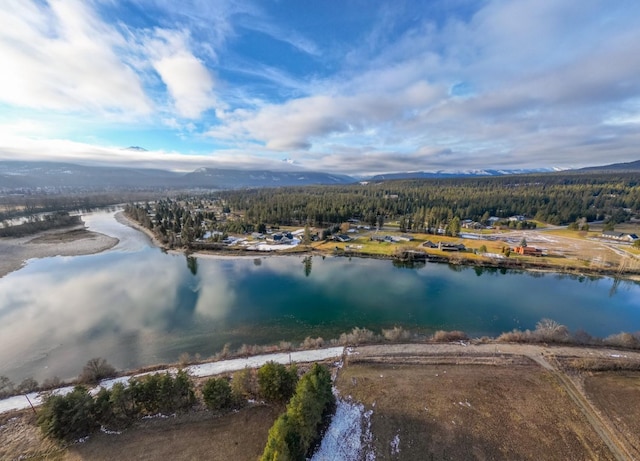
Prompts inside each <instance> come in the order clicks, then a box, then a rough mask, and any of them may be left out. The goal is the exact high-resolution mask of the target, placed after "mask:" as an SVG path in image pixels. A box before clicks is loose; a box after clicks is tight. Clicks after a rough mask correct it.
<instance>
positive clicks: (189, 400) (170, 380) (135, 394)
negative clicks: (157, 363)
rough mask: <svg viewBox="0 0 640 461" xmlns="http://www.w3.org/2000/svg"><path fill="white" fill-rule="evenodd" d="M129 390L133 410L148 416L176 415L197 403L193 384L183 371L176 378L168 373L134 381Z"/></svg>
mask: <svg viewBox="0 0 640 461" xmlns="http://www.w3.org/2000/svg"><path fill="white" fill-rule="evenodd" d="M129 388H130V390H129V392H130V393H131V397H132V399H133V401H134V405H133V409H134V410H135V409H138V410H139V411H142V412H144V413H147V414H155V413H158V412H160V413H165V414H167V413H174V412H176V411H178V410H186V409H188V408H189V407H191V406H193V404H194V403H195V392H194V390H193V383H192V382H191V380H190V379H189V376H188V375H187V373H186V372H185V371H183V370H180V371H178V373H177V374H176V377H175V378H174V377H172V376H171V375H170V374H169V373H168V372H167V373H155V374H149V375H146V376H143V377H141V378H137V379H132V380H131V381H130V384H129Z"/></svg>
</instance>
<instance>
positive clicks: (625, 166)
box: [579, 160, 640, 171]
mask: <svg viewBox="0 0 640 461" xmlns="http://www.w3.org/2000/svg"><path fill="white" fill-rule="evenodd" d="M579 171H640V160H636V161H635V162H627V163H612V164H611V165H603V166H590V167H588V168H580V170H579Z"/></svg>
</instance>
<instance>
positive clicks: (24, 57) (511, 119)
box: [0, 0, 640, 173]
mask: <svg viewBox="0 0 640 461" xmlns="http://www.w3.org/2000/svg"><path fill="white" fill-rule="evenodd" d="M8 1H10V5H9V6H10V8H4V9H3V11H1V12H0V25H2V26H3V27H0V58H2V59H3V62H11V67H10V71H8V72H3V73H2V74H0V103H4V105H5V107H6V108H7V112H6V113H7V115H6V116H5V117H0V132H3V131H4V132H9V133H10V132H11V128H10V127H11V126H14V127H18V128H19V129H20V130H21V131H22V136H23V137H26V136H27V131H28V130H27V129H26V128H30V129H32V130H36V128H37V126H43V127H48V131H43V132H41V133H39V134H38V133H35V134H32V135H31V136H30V139H31V140H33V139H34V138H38V139H39V141H40V142H42V143H44V141H45V140H46V139H47V138H48V137H51V135H50V131H51V127H55V125H56V123H58V125H59V128H60V131H61V132H62V133H70V132H71V131H72V130H70V129H69V128H68V127H69V124H67V125H65V126H61V125H60V122H59V117H60V116H61V115H64V117H65V121H66V122H68V121H70V120H71V118H70V115H69V114H70V113H78V114H81V115H80V116H81V117H82V119H78V123H79V124H80V125H81V126H82V127H84V128H86V129H87V130H91V129H92V127H95V126H100V127H101V128H100V130H99V131H100V133H99V136H96V137H97V138H99V139H105V138H107V139H108V138H109V133H116V132H117V131H118V130H121V129H123V128H124V127H126V129H127V130H132V131H135V129H136V127H138V128H139V129H140V132H141V133H142V132H151V131H153V130H156V131H162V132H163V133H164V134H165V139H167V140H168V145H167V147H166V148H165V149H162V152H165V151H166V152H174V153H175V154H171V155H175V156H176V158H175V159H174V158H171V160H170V161H169V163H168V164H170V165H171V166H172V167H175V166H177V165H178V163H179V160H180V159H182V160H183V162H182V163H183V168H186V166H187V165H188V166H191V165H192V164H193V161H194V159H200V160H201V161H202V162H203V164H212V163H215V162H222V163H225V162H228V161H230V160H233V159H242V161H241V162H240V163H243V164H244V163H245V162H251V161H253V160H255V164H256V166H259V165H260V164H263V163H264V162H265V161H271V162H272V163H273V164H274V165H275V164H277V163H278V161H279V159H281V158H283V157H288V158H293V159H295V160H296V162H297V164H298V165H300V166H303V167H307V168H313V169H321V170H328V171H336V172H348V173H364V172H367V173H378V172H379V173H382V172H389V171H402V170H406V169H408V168H409V167H411V169H412V170H442V169H445V170H447V169H448V170H457V169H464V168H489V167H493V168H500V167H510V168H514V167H515V168H517V167H541V166H547V167H549V166H559V167H579V166H587V165H594V164H602V163H603V161H604V160H605V158H606V161H607V162H614V161H630V160H635V159H637V156H638V153H637V151H636V148H635V146H637V145H638V144H637V141H638V139H637V135H636V134H635V133H636V131H638V130H637V128H638V126H639V124H640V122H639V120H640V79H638V78H637V76H638V75H640V60H638V59H637V56H638V55H640V28H638V27H637V23H638V21H640V5H639V4H637V2H632V1H630V0H623V1H620V2H616V3H614V4H606V5H605V4H604V3H602V2H601V1H598V0H587V1H578V0H567V1H563V2H554V1H550V0H542V1H540V0H523V1H521V2H508V1H504V0H490V1H487V2H483V3H482V4H477V5H466V4H465V5H462V4H460V5H462V6H460V5H458V4H457V3H456V4H454V5H453V6H451V4H450V3H448V2H435V3H433V4H430V5H429V6H426V5H423V6H418V7H415V6H412V7H410V8H409V7H405V8H402V7H400V6H394V7H388V8H386V9H385V8H382V10H384V11H382V12H381V14H360V13H362V12H359V11H357V8H356V7H355V6H354V5H351V4H345V5H342V6H341V7H340V8H342V9H343V11H339V12H340V13H341V15H340V17H335V14H334V17H331V16H330V15H329V14H327V17H322V15H321V14H318V15H317V16H318V17H317V18H314V19H315V21H312V22H311V25H312V26H314V27H311V28H305V29H302V28H301V27H298V23H299V22H300V23H301V21H297V20H296V19H297V18H296V16H295V14H296V13H295V11H296V9H295V8H290V9H287V8H276V7H275V6H274V5H268V4H264V3H251V2H249V3H243V5H241V6H238V5H236V4H235V2H227V1H220V2H216V4H215V5H214V4H212V3H210V2H205V1H200V0H190V1H189V2H187V3H186V4H185V5H184V6H180V8H177V7H176V4H174V3H173V2H169V1H165V0H145V1H144V2H142V3H141V4H140V5H139V6H140V8H139V10H135V11H133V10H131V11H129V10H127V7H126V5H125V4H122V5H120V4H118V5H116V4H112V3H110V2H97V3H88V4H87V3H81V2H79V1H77V0H52V1H50V2H46V3H42V2H35V1H31V0H26V1H20V2H18V1H17V0H8ZM98 6H100V7H99V8H98ZM459 6H460V8H458V7H459ZM463 7H464V8H463ZM323 8H326V9H327V11H329V9H330V8H336V7H335V6H334V5H328V6H324V7H323ZM456 8H457V9H456ZM285 10H286V11H287V14H284V13H283V11H285ZM140 11H145V12H146V14H145V15H141V14H140V15H139V16H136V14H139V12H140ZM105 12H107V13H109V14H107V13H105ZM331 12H332V13H337V12H338V11H333V10H331ZM128 15H129V16H128ZM298 19H302V18H298ZM306 21H307V22H305V24H309V20H308V18H307V19H306ZM319 31H322V32H323V33H322V34H320V33H319ZM30 110H31V111H33V110H35V111H36V112H31V113H30V112H29V111H30ZM87 118H88V119H91V120H93V121H94V122H95V123H92V124H90V123H87V122H86V119H87ZM17 121H20V124H18V123H17ZM66 122H65V123H66ZM2 124H4V125H5V126H4V128H3V127H2ZM10 134H11V133H10ZM168 134H171V136H169V135H168ZM18 135H20V132H13V133H12V136H10V137H8V138H5V139H0V148H4V147H7V148H10V149H13V152H16V154H15V155H25V154H23V153H21V154H18V153H17V151H16V150H15V149H16V140H15V139H14V138H15V137H16V136H18ZM90 135H91V133H89V135H88V136H80V135H79V134H78V133H75V134H74V133H70V134H68V138H67V140H68V141H74V142H76V143H81V144H83V145H84V144H86V143H87V139H89V136H90ZM141 136H142V137H143V135H142V134H141ZM116 137H117V136H114V138H116ZM59 142H60V139H58V141H56V140H55V139H53V140H52V146H54V147H52V149H49V151H54V150H56V149H57V148H55V146H56V145H58V146H59ZM56 143H58V144H56ZM25 144H29V143H28V142H25ZM102 144H107V145H114V144H115V143H114V142H112V143H109V142H106V143H105V142H102ZM136 144H137V145H144V144H145V140H144V138H143V139H141V140H140V141H136ZM196 145H197V147H195V146H196ZM21 149H22V150H21V152H24V149H23V148H21ZM100 149H101V147H100V146H94V147H92V148H91V149H88V150H89V151H91V152H94V151H96V150H100ZM106 149H107V150H108V149H109V148H106ZM58 150H59V149H58ZM159 152H160V151H159ZM180 152H184V153H185V154H186V155H184V156H182V157H180V154H179V153H180ZM193 152H197V153H198V154H199V155H197V156H194V155H193ZM52 155H53V154H52ZM78 156H79V157H80V156H81V154H80V153H78ZM151 157H153V156H152V155H150V156H149V157H148V158H151ZM89 158H94V157H93V154H90V153H87V156H86V159H89ZM113 158H114V159H117V161H121V159H120V158H119V157H118V156H114V157H113ZM154 158H155V159H156V160H157V161H158V162H160V163H159V164H158V165H157V166H162V161H163V159H164V160H166V159H167V157H166V155H165V154H164V153H162V154H160V153H158V155H156V156H155V157H154ZM251 159H253V160H251Z"/></svg>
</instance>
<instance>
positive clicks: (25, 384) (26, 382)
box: [17, 378, 38, 394]
mask: <svg viewBox="0 0 640 461" xmlns="http://www.w3.org/2000/svg"><path fill="white" fill-rule="evenodd" d="M37 389H38V381H36V380H35V379H33V378H25V379H23V380H22V382H21V383H20V384H19V385H18V389H17V390H18V392H19V393H21V394H28V393H29V392H33V391H35V390H37Z"/></svg>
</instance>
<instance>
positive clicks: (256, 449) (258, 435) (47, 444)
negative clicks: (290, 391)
mask: <svg viewBox="0 0 640 461" xmlns="http://www.w3.org/2000/svg"><path fill="white" fill-rule="evenodd" d="M281 411H282V409H281V408H278V407H273V406H253V407H247V408H244V409H242V410H240V411H239V412H237V413H229V414H226V415H224V416H220V417H217V416H215V415H214V414H213V413H210V412H204V411H200V412H194V413H190V414H187V415H181V416H177V417H170V418H167V419H150V420H145V421H141V422H140V423H138V424H136V425H135V426H134V427H133V428H131V429H128V430H126V431H125V432H123V433H121V434H119V435H116V434H104V433H96V434H94V435H92V436H91V437H90V438H89V440H88V441H86V442H84V443H80V444H74V445H71V446H69V447H68V448H64V447H61V446H60V445H57V444H56V443H54V442H52V441H49V440H47V439H43V438H42V435H41V433H40V430H39V429H38V428H37V427H36V426H35V424H34V421H32V419H33V418H32V417H31V416H29V415H28V414H25V415H24V416H21V417H19V418H17V419H15V420H12V421H10V422H8V423H6V424H5V425H4V426H1V428H0V459H3V460H10V459H31V460H56V461H58V460H59V461H80V460H92V461H94V460H95V461H101V460H104V461H113V460H119V459H127V460H157V459H164V460H172V461H173V460H200V459H207V460H219V461H226V460H231V459H233V460H251V461H254V460H256V459H257V458H258V457H259V456H260V455H261V454H262V450H263V449H264V446H265V444H266V442H267V433H268V431H269V428H270V427H271V425H272V424H273V422H274V421H275V419H276V418H277V416H278V415H279V414H280V412H281ZM21 456H22V457H21Z"/></svg>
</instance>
